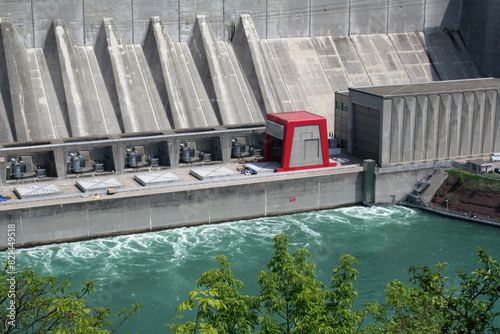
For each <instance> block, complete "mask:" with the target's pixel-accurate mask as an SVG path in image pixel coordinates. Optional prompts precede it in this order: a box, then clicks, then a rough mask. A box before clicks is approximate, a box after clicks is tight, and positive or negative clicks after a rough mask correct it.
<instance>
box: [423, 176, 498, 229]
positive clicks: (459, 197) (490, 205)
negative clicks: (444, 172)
mask: <svg viewBox="0 0 500 334" xmlns="http://www.w3.org/2000/svg"><path fill="white" fill-rule="evenodd" d="M448 174H449V175H448V178H447V179H446V180H445V181H444V182H443V184H442V185H441V187H440V188H439V189H438V190H437V191H436V193H435V194H434V197H433V198H432V201H431V206H432V207H433V208H436V209H440V210H446V208H448V210H449V211H450V212H454V213H458V214H463V215H467V216H469V217H471V216H473V215H476V217H477V218H483V219H488V220H493V221H500V179H497V180H495V179H489V178H488V179H487V178H483V177H479V176H476V175H473V174H471V173H467V172H463V171H449V172H448ZM446 201H448V203H446Z"/></svg>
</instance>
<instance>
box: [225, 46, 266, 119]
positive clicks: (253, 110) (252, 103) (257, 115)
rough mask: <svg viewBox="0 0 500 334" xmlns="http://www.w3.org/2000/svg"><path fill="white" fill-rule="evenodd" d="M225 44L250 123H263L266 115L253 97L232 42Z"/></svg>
mask: <svg viewBox="0 0 500 334" xmlns="http://www.w3.org/2000/svg"><path fill="white" fill-rule="evenodd" d="M225 44H226V46H227V51H228V53H229V58H230V59H231V62H232V64H233V67H234V69H235V73H236V78H237V80H238V82H239V83H240V86H241V91H242V93H243V95H242V97H243V98H244V102H245V103H246V105H247V107H248V110H249V116H250V117H249V118H250V120H251V123H263V122H264V121H265V119H266V117H265V115H264V114H262V112H261V110H260V108H259V104H258V103H257V100H256V99H255V96H254V94H253V91H252V88H251V87H250V83H249V82H248V80H247V78H246V76H245V73H244V72H243V68H242V67H241V63H240V62H239V60H238V57H236V54H235V51H234V48H233V44H232V43H225Z"/></svg>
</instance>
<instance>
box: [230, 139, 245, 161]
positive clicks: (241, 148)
mask: <svg viewBox="0 0 500 334" xmlns="http://www.w3.org/2000/svg"><path fill="white" fill-rule="evenodd" d="M245 151H246V145H245V144H242V143H241V142H239V141H238V140H237V139H233V140H232V148H231V156H232V157H233V158H241V156H242V155H243V153H245Z"/></svg>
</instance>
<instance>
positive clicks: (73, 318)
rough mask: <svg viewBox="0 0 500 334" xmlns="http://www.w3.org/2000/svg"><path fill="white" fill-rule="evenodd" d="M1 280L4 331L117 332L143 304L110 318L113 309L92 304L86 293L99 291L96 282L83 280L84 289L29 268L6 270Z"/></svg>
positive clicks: (2, 330)
mask: <svg viewBox="0 0 500 334" xmlns="http://www.w3.org/2000/svg"><path fill="white" fill-rule="evenodd" d="M0 279H1V281H0V305H1V307H0V318H1V319H2V320H3V321H4V323H3V324H1V326H0V327H1V328H0V333H13V334H14V333H15V334H17V333H49V332H50V333H61V334H62V333H72V334H74V333H99V334H105V333H106V334H107V333H114V332H115V331H116V330H117V329H118V327H120V326H121V325H122V324H123V323H124V322H125V321H126V320H127V319H128V318H129V317H130V316H131V315H132V314H134V313H135V312H137V311H139V310H140V308H141V306H142V305H139V304H135V305H132V309H122V310H120V311H119V312H117V317H118V318H119V322H118V323H117V324H113V323H112V322H111V321H110V320H109V316H110V310H109V309H107V308H103V307H100V308H92V307H90V306H88V304H87V301H86V300H85V299H83V297H84V296H86V295H89V294H91V293H92V292H94V291H96V290H95V288H94V284H95V282H96V281H93V280H87V282H84V283H82V284H83V288H82V289H81V291H80V292H76V291H73V290H71V289H70V288H71V283H70V282H69V281H65V282H60V281H58V280H57V279H56V278H55V277H53V276H41V275H38V274H37V273H35V272H34V271H33V270H32V269H30V268H28V269H25V270H23V271H20V272H17V273H16V274H15V275H12V274H10V273H9V272H8V271H7V269H4V270H3V272H2V274H1V278H0Z"/></svg>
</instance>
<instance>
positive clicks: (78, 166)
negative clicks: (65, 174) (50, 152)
mask: <svg viewBox="0 0 500 334" xmlns="http://www.w3.org/2000/svg"><path fill="white" fill-rule="evenodd" d="M69 156H70V160H69V170H71V172H72V173H75V174H78V173H81V172H82V170H83V168H85V165H86V161H85V158H84V157H82V156H81V155H80V152H76V154H75V153H70V155H69Z"/></svg>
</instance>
